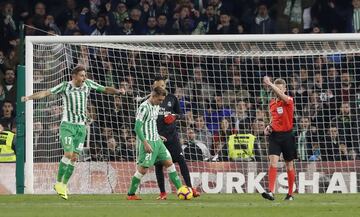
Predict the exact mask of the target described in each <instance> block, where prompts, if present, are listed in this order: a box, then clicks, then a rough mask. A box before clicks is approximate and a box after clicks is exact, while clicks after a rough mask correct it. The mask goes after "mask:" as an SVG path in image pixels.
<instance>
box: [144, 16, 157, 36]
mask: <svg viewBox="0 0 360 217" xmlns="http://www.w3.org/2000/svg"><path fill="white" fill-rule="evenodd" d="M144 34H145V35H157V34H158V28H157V21H156V17H151V16H150V17H148V19H147V23H146V28H145V32H144Z"/></svg>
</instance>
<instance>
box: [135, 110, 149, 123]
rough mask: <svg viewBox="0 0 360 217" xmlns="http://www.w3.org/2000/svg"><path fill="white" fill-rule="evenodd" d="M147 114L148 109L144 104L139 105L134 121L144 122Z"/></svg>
mask: <svg viewBox="0 0 360 217" xmlns="http://www.w3.org/2000/svg"><path fill="white" fill-rule="evenodd" d="M147 115H148V109H147V108H146V107H145V106H140V107H139V109H138V111H137V114H136V121H141V122H144V120H145V118H146V117H147Z"/></svg>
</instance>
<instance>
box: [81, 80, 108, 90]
mask: <svg viewBox="0 0 360 217" xmlns="http://www.w3.org/2000/svg"><path fill="white" fill-rule="evenodd" d="M85 82H86V84H87V85H89V87H90V89H93V90H95V91H97V92H100V93H103V92H105V87H104V86H103V85H101V84H98V83H96V82H95V81H93V80H90V79H87V80H86V81H85Z"/></svg>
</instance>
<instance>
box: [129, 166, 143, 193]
mask: <svg viewBox="0 0 360 217" xmlns="http://www.w3.org/2000/svg"><path fill="white" fill-rule="evenodd" d="M143 176H144V175H143V174H141V173H139V172H138V171H136V172H135V174H134V176H133V177H132V179H131V185H130V188H129V192H128V195H134V194H135V192H136V190H137V188H138V187H139V184H140V181H141V178H142V177H143Z"/></svg>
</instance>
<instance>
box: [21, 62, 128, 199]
mask: <svg viewBox="0 0 360 217" xmlns="http://www.w3.org/2000/svg"><path fill="white" fill-rule="evenodd" d="M71 75H72V80H71V81H68V82H67V81H64V82H62V83H60V84H58V85H57V86H55V87H53V88H51V89H49V90H43V91H40V92H37V93H34V94H33V95H30V96H24V97H22V98H21V100H22V101H23V102H26V101H28V100H34V99H42V98H44V97H47V96H50V95H52V94H61V96H62V99H63V106H64V110H63V116H62V121H61V124H60V141H61V145H62V146H63V149H64V156H63V157H62V159H61V161H60V164H59V170H58V175H57V182H56V184H55V185H54V189H55V191H56V192H57V194H58V195H60V196H61V197H62V198H63V199H65V200H67V199H68V194H67V187H66V185H67V183H68V181H69V179H70V177H71V175H72V173H73V171H74V168H75V162H76V161H77V159H78V156H79V153H80V152H81V150H82V149H83V146H84V142H85V138H86V126H85V122H86V120H87V116H86V111H87V109H86V107H87V100H88V96H89V94H90V90H92V89H93V90H96V91H97V92H101V93H108V94H124V92H125V91H124V90H123V89H115V88H113V87H104V86H102V85H100V84H98V83H96V82H94V81H92V80H90V79H87V76H86V71H85V68H84V67H82V66H77V67H75V68H74V69H73V70H72V73H71Z"/></svg>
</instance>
